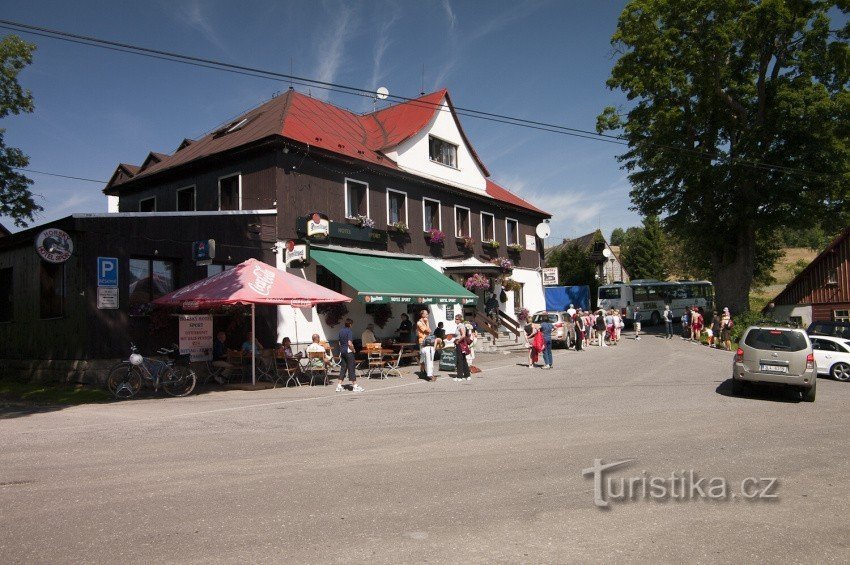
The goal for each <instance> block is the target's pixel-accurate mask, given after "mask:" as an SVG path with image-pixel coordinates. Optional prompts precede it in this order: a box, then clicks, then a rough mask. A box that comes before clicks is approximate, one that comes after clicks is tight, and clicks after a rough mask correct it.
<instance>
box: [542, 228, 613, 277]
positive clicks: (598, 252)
mask: <svg viewBox="0 0 850 565" xmlns="http://www.w3.org/2000/svg"><path fill="white" fill-rule="evenodd" d="M573 245H576V246H578V248H579V249H581V250H582V251H584V252H586V253H587V254H588V255H589V256H590V259H591V261H593V263H594V264H595V265H596V278H597V280H599V284H611V283H613V282H616V281H620V282H628V281H629V273H628V272H627V271H626V269H625V267H623V264H622V263H621V262H620V256H619V253H615V250H614V249H613V248H612V247H611V245H609V244H608V240H607V239H605V236H604V235H603V234H602V230H596V231H593V232H591V233H589V234H586V235H583V236H581V237H576V238H573V239H564V241H563V242H562V243H559V244H558V245H555V246H553V247H550V248H548V249H547V250H546V256H547V257H548V256H549V255H550V254H552V253H554V252H555V251H556V250H562V249H566V248H567V247H570V246H573Z"/></svg>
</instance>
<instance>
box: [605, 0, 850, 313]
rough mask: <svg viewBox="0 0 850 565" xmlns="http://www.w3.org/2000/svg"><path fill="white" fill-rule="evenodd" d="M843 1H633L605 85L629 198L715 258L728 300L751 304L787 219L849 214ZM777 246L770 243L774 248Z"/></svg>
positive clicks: (837, 218)
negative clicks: (611, 94)
mask: <svg viewBox="0 0 850 565" xmlns="http://www.w3.org/2000/svg"><path fill="white" fill-rule="evenodd" d="M835 8H837V9H838V10H840V11H842V12H843V13H845V14H846V13H847V12H848V10H850V4H848V2H846V0H840V1H832V2H830V1H821V0H725V1H723V2H718V1H716V0H692V1H691V2H681V1H676V0H632V1H631V2H629V4H628V5H627V6H626V8H625V9H624V11H623V12H622V14H621V15H620V18H619V21H618V24H617V30H616V32H615V33H614V36H613V38H612V44H613V45H614V47H615V50H616V51H617V53H618V54H619V58H618V60H617V62H616V63H615V65H614V67H613V69H612V71H611V77H610V78H609V79H608V83H607V84H608V86H609V87H610V88H611V89H619V90H622V91H623V92H624V93H625V94H626V96H627V97H628V99H629V101H630V105H629V107H628V109H627V110H623V111H622V112H621V111H619V110H617V109H615V108H611V107H609V108H606V109H605V110H604V111H603V112H602V114H600V116H599V118H598V120H597V129H598V130H599V131H600V132H601V131H606V130H611V131H620V132H621V133H622V135H623V136H624V138H625V139H626V140H627V141H628V145H629V147H628V150H627V151H626V152H625V153H624V154H623V155H622V156H621V157H620V159H621V162H622V163H623V167H624V169H626V170H627V171H628V172H629V179H630V181H631V183H632V191H631V198H632V202H633V204H634V205H635V207H636V208H637V209H638V210H639V211H640V212H641V213H643V214H644V215H656V214H661V213H664V215H665V227H666V228H667V229H668V231H669V233H670V234H671V235H673V236H674V237H675V238H677V239H678V240H679V241H680V242H681V244H682V245H684V247H685V249H687V252H688V253H689V254H691V255H692V256H694V257H696V258H697V260H699V261H701V262H702V263H703V264H704V266H705V267H706V268H707V269H708V270H709V271H710V273H711V278H712V280H713V282H714V283H715V285H716V294H717V302H718V306H729V307H730V308H731V309H732V310H733V311H734V312H741V311H745V310H747V309H748V308H749V300H748V296H749V292H750V288H751V286H752V284H753V282H754V278H755V277H756V275H757V274H759V273H761V274H764V273H765V272H769V268H767V269H766V266H765V263H766V262H768V261H769V260H770V258H771V257H775V256H776V255H775V251H776V245H777V244H778V241H777V238H776V237H775V234H776V231H777V230H778V229H779V228H780V227H786V228H788V227H790V228H800V227H803V226H804V225H805V224H806V223H808V222H811V219H812V218H817V217H823V218H829V219H830V220H831V221H834V222H837V223H838V224H839V225H840V224H841V223H843V222H846V221H847V217H848V215H850V206H848V192H850V183H848V182H847V181H848V177H850V175H848V173H847V171H848V169H850V167H848V161H850V145H848V143H847V141H848V133H850V127H848V126H850V120H848V118H850V94H848V92H847V86H848V78H850V49H848V44H847V41H846V40H847V38H848V36H850V24H846V25H844V26H843V27H842V28H841V29H838V30H832V29H830V18H829V11H830V10H832V9H835ZM771 252H773V254H771Z"/></svg>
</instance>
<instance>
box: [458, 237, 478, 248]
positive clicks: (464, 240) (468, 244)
mask: <svg viewBox="0 0 850 565" xmlns="http://www.w3.org/2000/svg"><path fill="white" fill-rule="evenodd" d="M457 242H458V245H460V246H461V247H463V248H464V249H466V250H468V251H472V248H473V247H475V240H474V239H472V236H469V235H462V236H460V237H458V238H457Z"/></svg>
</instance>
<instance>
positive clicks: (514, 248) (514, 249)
mask: <svg viewBox="0 0 850 565" xmlns="http://www.w3.org/2000/svg"><path fill="white" fill-rule="evenodd" d="M524 249H525V248H524V247H523V246H522V245H520V244H519V243H512V244H510V245H508V251H510V252H511V253H517V254H519V253H522V252H523V250H524Z"/></svg>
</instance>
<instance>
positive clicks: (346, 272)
mask: <svg viewBox="0 0 850 565" xmlns="http://www.w3.org/2000/svg"><path fill="white" fill-rule="evenodd" d="M310 258H312V259H315V260H316V261H317V262H318V263H319V264H320V265H322V266H323V267H325V268H326V269H327V270H329V271H330V272H332V273H333V274H335V275H336V276H338V277H339V278H341V279H342V280H344V281H345V282H346V283H348V284H349V285H351V286H352V287H353V288H354V289H355V290H356V291H357V299H358V300H359V301H360V302H368V303H371V304H382V303H388V302H413V303H419V304H474V303H475V300H476V298H477V297H476V296H475V294H473V293H471V292H469V291H468V290H466V289H465V288H463V287H462V286H461V285H459V284H457V283H456V282H454V281H453V280H451V279H450V278H449V277H447V276H445V275H444V274H442V273H441V272H440V271H438V270H436V269H434V268H432V267H429V266H428V265H427V264H426V263H425V262H424V261H422V260H421V259H400V258H395V257H375V256H371V255H360V254H356V253H344V252H340V251H330V250H327V249H316V248H315V247H314V248H312V249H310Z"/></svg>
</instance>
